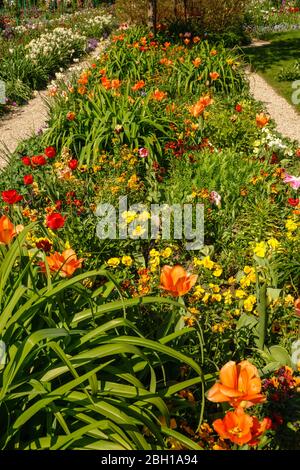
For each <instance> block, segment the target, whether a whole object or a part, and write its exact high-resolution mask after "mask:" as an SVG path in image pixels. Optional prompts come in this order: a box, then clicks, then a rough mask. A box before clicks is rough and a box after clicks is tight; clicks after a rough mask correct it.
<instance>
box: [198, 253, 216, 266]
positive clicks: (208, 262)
mask: <svg viewBox="0 0 300 470" xmlns="http://www.w3.org/2000/svg"><path fill="white" fill-rule="evenodd" d="M201 265H202V266H204V268H207V269H213V268H214V265H215V263H214V262H213V261H212V260H211V259H210V256H205V258H203V259H202V260H201Z"/></svg>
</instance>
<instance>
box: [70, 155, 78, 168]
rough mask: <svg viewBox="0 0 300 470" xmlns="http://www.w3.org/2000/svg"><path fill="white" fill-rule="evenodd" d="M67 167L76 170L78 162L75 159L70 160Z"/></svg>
mask: <svg viewBox="0 0 300 470" xmlns="http://www.w3.org/2000/svg"><path fill="white" fill-rule="evenodd" d="M68 165H69V168H70V169H71V170H76V168H77V167H78V160H76V158H72V160H70V161H69V163H68Z"/></svg>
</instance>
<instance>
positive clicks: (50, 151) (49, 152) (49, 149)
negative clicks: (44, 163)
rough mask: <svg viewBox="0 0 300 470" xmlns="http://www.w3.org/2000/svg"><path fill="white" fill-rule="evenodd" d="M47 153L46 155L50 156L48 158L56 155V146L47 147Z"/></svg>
mask: <svg viewBox="0 0 300 470" xmlns="http://www.w3.org/2000/svg"><path fill="white" fill-rule="evenodd" d="M45 155H46V157H48V158H54V157H55V155H56V150H55V148H54V147H47V148H46V149H45Z"/></svg>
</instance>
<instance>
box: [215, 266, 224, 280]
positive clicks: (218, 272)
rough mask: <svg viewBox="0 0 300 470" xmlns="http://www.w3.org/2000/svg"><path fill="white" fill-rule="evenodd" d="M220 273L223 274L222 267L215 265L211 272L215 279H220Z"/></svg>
mask: <svg viewBox="0 0 300 470" xmlns="http://www.w3.org/2000/svg"><path fill="white" fill-rule="evenodd" d="M222 272H223V269H222V267H221V266H219V265H218V264H217V265H216V266H215V270H214V271H213V275H214V276H215V277H220V276H221V274H222Z"/></svg>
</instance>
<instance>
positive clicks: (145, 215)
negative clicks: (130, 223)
mask: <svg viewBox="0 0 300 470" xmlns="http://www.w3.org/2000/svg"><path fill="white" fill-rule="evenodd" d="M150 217H151V215H150V213H149V212H148V211H143V212H141V213H140V214H139V216H138V220H140V221H141V222H146V220H149V219H150Z"/></svg>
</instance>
